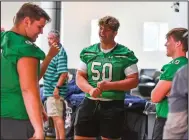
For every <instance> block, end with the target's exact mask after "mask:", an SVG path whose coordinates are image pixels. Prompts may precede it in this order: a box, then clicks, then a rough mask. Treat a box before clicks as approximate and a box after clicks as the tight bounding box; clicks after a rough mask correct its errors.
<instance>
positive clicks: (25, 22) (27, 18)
mask: <svg viewBox="0 0 189 140" xmlns="http://www.w3.org/2000/svg"><path fill="white" fill-rule="evenodd" d="M23 22H24V25H25V27H28V28H29V27H30V25H31V19H30V18H29V17H25V18H24V20H23Z"/></svg>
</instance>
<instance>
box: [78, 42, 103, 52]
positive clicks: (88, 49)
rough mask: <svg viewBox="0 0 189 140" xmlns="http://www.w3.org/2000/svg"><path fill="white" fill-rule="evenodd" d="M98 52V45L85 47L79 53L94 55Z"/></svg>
mask: <svg viewBox="0 0 189 140" xmlns="http://www.w3.org/2000/svg"><path fill="white" fill-rule="evenodd" d="M98 51H99V43H97V44H93V45H90V46H88V47H85V48H83V50H82V51H81V52H89V53H90V52H91V53H96V52H98Z"/></svg>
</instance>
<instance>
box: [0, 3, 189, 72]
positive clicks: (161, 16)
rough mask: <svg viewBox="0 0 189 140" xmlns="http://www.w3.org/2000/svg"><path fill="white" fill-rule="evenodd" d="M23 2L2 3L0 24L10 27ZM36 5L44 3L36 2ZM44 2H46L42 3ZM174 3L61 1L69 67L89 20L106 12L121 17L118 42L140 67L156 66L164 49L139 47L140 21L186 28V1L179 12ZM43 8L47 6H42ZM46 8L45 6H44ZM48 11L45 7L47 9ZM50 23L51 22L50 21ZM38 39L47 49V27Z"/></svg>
mask: <svg viewBox="0 0 189 140" xmlns="http://www.w3.org/2000/svg"><path fill="white" fill-rule="evenodd" d="M23 3H24V2H1V26H3V27H5V29H6V30H9V29H10V28H11V27H12V25H13V17H14V16H15V14H16V12H17V11H18V9H19V8H20V6H21V5H22V4H23ZM35 3H37V4H39V5H41V3H43V2H35ZM44 3H45V2H44ZM172 5H173V2H62V8H63V11H62V19H61V25H62V27H61V40H62V43H63V44H64V47H65V49H66V51H67V53H68V66H69V68H76V67H77V66H78V63H79V53H80V51H81V50H82V48H84V47H87V46H89V44H90V30H91V27H90V25H91V20H92V19H97V18H100V17H102V16H105V15H112V16H115V17H117V18H118V19H119V20H120V23H121V26H120V29H119V33H118V34H119V42H120V43H122V44H124V45H126V46H128V47H129V48H130V49H132V50H133V51H134V52H135V54H136V56H137V57H138V58H139V63H138V65H139V67H140V68H158V69H160V68H161V66H162V64H164V63H167V62H168V61H169V60H170V58H167V57H166V55H165V52H160V51H156V52H144V51H143V50H142V38H143V36H142V35H143V32H142V29H143V22H145V21H157V22H160V21H162V22H168V23H169V28H170V29H171V28H173V27H178V26H183V27H186V28H187V25H188V22H187V21H188V17H187V12H188V10H187V3H186V2H180V12H179V13H175V12H174V10H173V9H172V8H171V6H172ZM41 6H43V7H46V6H47V5H46V4H44V5H41ZM46 8H47V9H48V7H46ZM46 11H47V12H48V10H46ZM51 25H52V23H51ZM51 25H47V26H46V27H45V29H44V31H45V33H44V34H43V35H40V37H39V39H38V40H37V43H38V44H41V46H40V47H41V48H42V49H43V50H44V51H45V52H47V50H48V48H47V47H48V46H46V45H44V43H45V42H46V41H47V40H46V37H47V32H46V31H47V30H49V29H50V27H51Z"/></svg>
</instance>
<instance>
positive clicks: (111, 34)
mask: <svg viewBox="0 0 189 140" xmlns="http://www.w3.org/2000/svg"><path fill="white" fill-rule="evenodd" d="M116 35H117V32H115V31H113V30H112V29H110V28H109V27H106V26H102V25H101V26H100V27H99V37H100V42H104V43H109V42H112V41H114V38H115V36H116Z"/></svg>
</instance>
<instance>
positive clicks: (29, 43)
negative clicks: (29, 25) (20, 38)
mask: <svg viewBox="0 0 189 140" xmlns="http://www.w3.org/2000/svg"><path fill="white" fill-rule="evenodd" d="M25 43H26V44H28V45H33V43H32V42H31V41H29V40H26V41H25Z"/></svg>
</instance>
